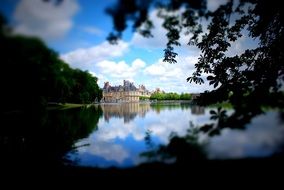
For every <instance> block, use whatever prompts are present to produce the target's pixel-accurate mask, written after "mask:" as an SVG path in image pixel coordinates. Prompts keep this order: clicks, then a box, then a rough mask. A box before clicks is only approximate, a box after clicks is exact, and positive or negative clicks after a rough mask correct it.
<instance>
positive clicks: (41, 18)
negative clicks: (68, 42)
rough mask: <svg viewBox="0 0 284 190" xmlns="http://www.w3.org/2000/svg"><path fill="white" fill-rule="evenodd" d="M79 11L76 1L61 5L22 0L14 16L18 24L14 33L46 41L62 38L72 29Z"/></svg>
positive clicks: (67, 1) (64, 2) (71, 0)
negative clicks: (74, 18)
mask: <svg viewBox="0 0 284 190" xmlns="http://www.w3.org/2000/svg"><path fill="white" fill-rule="evenodd" d="M78 10H79V5H78V4H77V2H76V1H75V0H65V1H62V2H61V3H59V4H56V3H55V2H53V1H50V2H46V1H39V0H21V1H19V3H18V5H17V7H16V10H15V12H14V15H13V18H14V20H15V23H16V25H15V28H14V31H15V32H16V33H20V34H24V35H29V36H37V37H40V38H42V39H45V40H49V39H56V38H60V37H63V36H64V35H65V34H66V33H67V32H68V31H69V30H70V29H71V28H72V25H73V22H72V17H73V16H74V15H75V14H76V12H77V11H78Z"/></svg>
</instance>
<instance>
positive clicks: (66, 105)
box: [47, 103, 89, 110]
mask: <svg viewBox="0 0 284 190" xmlns="http://www.w3.org/2000/svg"><path fill="white" fill-rule="evenodd" d="M88 105H89V104H74V103H49V104H48V107H47V109H48V110H65V109H72V108H79V107H84V106H88Z"/></svg>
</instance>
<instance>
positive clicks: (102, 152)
mask: <svg viewBox="0 0 284 190" xmlns="http://www.w3.org/2000/svg"><path fill="white" fill-rule="evenodd" d="M81 143H82V142H81ZM81 143H80V144H81ZM78 151H79V152H80V153H84V152H87V153H89V154H91V155H95V156H100V157H103V158H104V159H106V160H108V161H113V160H114V161H116V162H118V163H122V162H123V161H124V160H125V159H126V158H128V157H129V153H128V152H127V151H126V150H125V149H124V147H123V146H121V145H118V144H114V143H112V142H105V141H96V142H94V143H92V144H91V145H90V146H83V147H81V148H79V149H78Z"/></svg>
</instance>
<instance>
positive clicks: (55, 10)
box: [0, 0, 254, 93]
mask: <svg viewBox="0 0 284 190" xmlns="http://www.w3.org/2000/svg"><path fill="white" fill-rule="evenodd" d="M225 1H226V0H209V2H208V6H209V9H212V10H214V9H215V8H216V7H217V6H218V5H219V4H220V3H224V2H225ZM54 2H55V1H54V0H50V1H48V2H45V1H43V0H1V2H0V11H1V13H3V14H4V15H5V16H6V18H7V20H8V22H9V24H10V25H11V26H12V27H13V30H14V32H15V33H18V34H23V35H28V36H36V37H39V38H41V39H42V40H43V41H44V42H45V43H46V44H47V45H48V46H49V47H50V48H52V49H54V50H55V51H56V52H58V54H59V55H60V57H61V59H63V60H64V61H65V62H67V63H68V64H69V65H70V66H71V67H73V68H80V69H82V70H88V71H89V72H90V73H92V74H93V75H95V76H97V77H98V78H99V82H98V83H99V86H100V87H103V83H104V82H105V81H109V82H110V83H111V84H112V85H118V84H122V81H123V80H124V79H128V80H131V81H133V82H134V83H135V85H136V86H138V85H139V84H144V85H145V86H146V88H148V89H149V90H154V89H155V88H157V87H159V88H161V89H162V90H165V91H167V92H170V91H173V92H179V93H181V92H189V93H194V92H203V91H204V90H210V89H212V88H211V87H209V86H208V84H207V83H206V84H204V85H197V84H193V83H188V82H186V78H187V77H188V76H190V75H191V74H192V72H193V71H194V64H195V63H196V62H197V58H198V55H199V50H198V49H197V48H195V47H189V46H187V45H186V43H187V39H188V36H181V40H180V42H181V44H182V46H181V47H179V48H178V49H177V51H178V52H179V57H178V59H177V60H178V63H177V64H173V65H171V64H169V63H163V62H162V58H163V49H164V47H165V44H166V37H165V30H164V29H163V28H162V27H161V23H162V21H161V20H160V19H159V18H158V17H157V16H156V10H152V12H151V13H150V18H151V19H152V20H153V22H154V24H155V28H154V30H153V31H152V32H153V34H154V38H151V39H146V38H143V37H141V36H140V35H139V34H137V33H135V32H132V28H131V27H129V28H128V29H127V30H126V31H125V32H124V34H123V39H122V40H121V41H120V42H119V44H118V45H110V44H109V43H108V42H107V41H106V37H107V35H108V34H109V32H111V30H112V20H111V17H110V16H108V15H107V14H106V13H105V8H106V7H108V6H112V5H113V4H114V3H115V2H116V0H104V1H103V0H64V1H63V2H62V3H61V4H59V5H57V6H56V5H55V3H54ZM248 41H249V40H247V39H246V37H244V38H242V39H241V40H240V41H238V42H236V43H235V44H233V45H232V48H231V52H232V54H236V53H240V52H242V51H243V49H244V48H243V47H244V46H247V45H248V44H249V45H250V46H252V47H253V46H254V45H253V44H254V43H253V42H249V43H248Z"/></svg>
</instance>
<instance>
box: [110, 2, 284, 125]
mask: <svg viewBox="0 0 284 190" xmlns="http://www.w3.org/2000/svg"><path fill="white" fill-rule="evenodd" d="M206 2H207V1H206V0H200V1H196V0H169V1H159V0H156V1H140V0H120V1H119V3H118V4H117V5H116V6H114V7H113V8H110V9H108V13H109V14H110V15H111V16H112V18H113V23H114V29H115V31H114V32H112V33H111V34H110V36H109V38H108V39H109V41H110V42H112V43H115V42H116V40H117V39H119V38H121V37H122V32H123V31H124V30H125V29H126V28H127V24H126V23H127V21H128V20H132V21H133V28H134V30H135V31H137V32H139V33H140V34H142V35H143V36H145V37H152V34H151V29H152V28H153V27H154V26H153V23H152V21H151V20H150V19H149V14H148V13H149V10H151V9H152V8H153V7H154V6H156V8H158V9H159V14H158V16H159V17H160V18H162V19H163V27H164V28H165V29H166V30H167V34H166V36H167V38H168V42H167V45H166V48H165V49H164V61H165V62H169V63H176V62H177V61H176V56H177V53H176V52H174V47H175V46H179V45H180V43H179V41H178V40H179V39H180V34H181V32H182V31H186V34H188V35H190V38H189V41H188V44H189V45H195V46H197V47H198V48H199V49H200V51H201V54H200V57H199V59H198V62H197V63H196V64H195V68H196V70H195V72H194V73H193V74H192V76H189V77H188V78H187V81H189V82H195V83H197V84H202V83H204V78H203V77H202V74H204V73H205V74H207V75H208V77H207V80H208V81H209V84H210V85H212V86H214V90H212V91H210V92H208V91H207V92H205V93H204V94H203V95H202V96H200V98H199V103H200V104H203V105H208V104H215V103H222V102H225V101H227V102H229V103H230V104H231V105H232V106H233V108H234V110H235V112H234V113H233V114H232V115H231V116H230V117H229V118H228V119H227V120H226V121H227V125H228V126H230V127H239V126H241V125H244V124H245V123H247V122H249V121H250V120H251V118H253V117H255V116H256V115H258V114H261V113H263V109H262V108H263V107H272V108H279V107H282V108H283V106H284V97H283V96H284V93H283V82H284V64H283V63H284V61H283V57H284V52H283V51H284V40H283V39H284V11H283V6H281V5H280V2H275V1H273V2H271V1H266V0H239V1H237V0H235V1H234V0H228V2H227V3H226V4H224V5H221V6H219V7H218V8H217V9H216V10H215V11H213V12H212V11H209V10H208V9H207V6H206ZM204 20H207V21H208V22H209V24H208V26H207V29H208V31H203V30H202V25H201V24H202V21H204ZM245 30H246V31H248V33H249V36H250V37H252V38H253V39H256V40H258V41H259V43H258V46H257V47H256V48H254V49H246V50H244V51H243V52H242V53H240V54H236V55H229V54H228V49H229V48H230V47H231V45H232V43H235V42H237V41H238V40H240V39H241V37H242V36H243V32H244V31H245Z"/></svg>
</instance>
